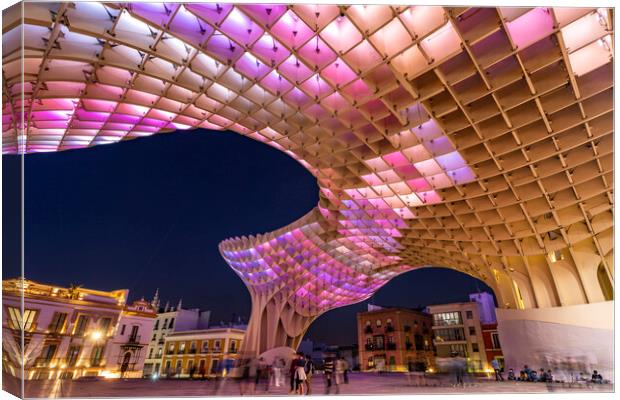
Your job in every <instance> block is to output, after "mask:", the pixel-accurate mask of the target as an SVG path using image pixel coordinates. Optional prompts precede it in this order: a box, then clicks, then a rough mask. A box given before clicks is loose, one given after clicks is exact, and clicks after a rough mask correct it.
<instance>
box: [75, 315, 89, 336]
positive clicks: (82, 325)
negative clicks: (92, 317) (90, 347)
mask: <svg viewBox="0 0 620 400" xmlns="http://www.w3.org/2000/svg"><path fill="white" fill-rule="evenodd" d="M87 325H88V317H87V316H86V315H80V316H79V317H78V319H77V322H76V323H75V329H74V330H73V335H74V336H84V332H86V326H87Z"/></svg>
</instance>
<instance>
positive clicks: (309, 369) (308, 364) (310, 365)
mask: <svg viewBox="0 0 620 400" xmlns="http://www.w3.org/2000/svg"><path fill="white" fill-rule="evenodd" d="M314 370H315V368H314V362H312V358H311V357H310V355H309V354H308V355H306V360H305V363H304V371H305V373H306V394H307V395H309V394H310V393H312V376H313V375H314Z"/></svg>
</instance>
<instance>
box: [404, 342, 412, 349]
mask: <svg viewBox="0 0 620 400" xmlns="http://www.w3.org/2000/svg"><path fill="white" fill-rule="evenodd" d="M412 348H413V343H411V342H407V343H405V349H407V350H411V349H412Z"/></svg>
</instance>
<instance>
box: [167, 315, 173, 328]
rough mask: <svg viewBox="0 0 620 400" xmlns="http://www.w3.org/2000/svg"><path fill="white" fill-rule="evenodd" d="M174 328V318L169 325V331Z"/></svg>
mask: <svg viewBox="0 0 620 400" xmlns="http://www.w3.org/2000/svg"><path fill="white" fill-rule="evenodd" d="M173 327H174V318H170V323H169V324H168V329H172V328H173Z"/></svg>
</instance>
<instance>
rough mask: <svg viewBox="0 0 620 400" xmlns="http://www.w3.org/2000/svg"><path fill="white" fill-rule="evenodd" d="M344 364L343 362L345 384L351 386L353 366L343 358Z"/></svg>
mask: <svg viewBox="0 0 620 400" xmlns="http://www.w3.org/2000/svg"><path fill="white" fill-rule="evenodd" d="M342 362H343V366H342V367H343V368H344V372H343V374H344V375H343V377H344V384H345V385H347V384H349V369H351V366H350V365H349V362H348V361H347V360H346V359H345V358H344V357H342Z"/></svg>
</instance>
